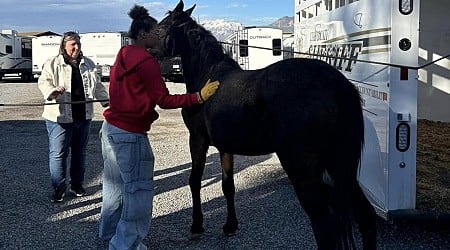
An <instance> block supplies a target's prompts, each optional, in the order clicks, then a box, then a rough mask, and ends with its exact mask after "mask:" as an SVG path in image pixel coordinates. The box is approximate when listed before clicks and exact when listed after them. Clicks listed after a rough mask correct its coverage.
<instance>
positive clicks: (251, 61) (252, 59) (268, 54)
mask: <svg viewBox="0 0 450 250" xmlns="http://www.w3.org/2000/svg"><path fill="white" fill-rule="evenodd" d="M223 42H224V45H223V48H224V51H225V53H227V54H228V55H230V57H232V58H233V59H234V60H235V61H236V62H238V63H239V65H240V66H241V68H242V69H244V70H255V69H261V68H264V67H266V66H268V65H270V64H272V63H275V62H278V61H280V60H283V53H282V49H283V48H282V46H283V31H282V30H281V29H277V28H268V27H246V28H244V29H242V30H238V31H236V32H234V33H233V34H232V35H230V36H229V37H227V38H226V39H225V40H224V41H223Z"/></svg>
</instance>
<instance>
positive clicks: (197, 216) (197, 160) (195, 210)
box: [189, 134, 208, 237]
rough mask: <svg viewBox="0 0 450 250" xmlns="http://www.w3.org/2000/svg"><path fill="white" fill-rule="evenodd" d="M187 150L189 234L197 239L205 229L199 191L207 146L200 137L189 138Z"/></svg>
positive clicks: (204, 140)
mask: <svg viewBox="0 0 450 250" xmlns="http://www.w3.org/2000/svg"><path fill="white" fill-rule="evenodd" d="M189 148H190V152H191V159H192V169H191V175H190V176H189V187H190V188H191V195H192V225H191V234H192V236H193V237H199V236H200V235H201V234H202V233H203V232H205V229H204V228H203V212H202V204H201V198H200V189H201V182H202V176H203V171H204V169H205V162H206V153H207V151H208V144H207V143H206V139H205V138H203V137H201V136H193V135H192V134H191V135H190V137H189Z"/></svg>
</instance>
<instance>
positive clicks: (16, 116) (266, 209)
mask: <svg viewBox="0 0 450 250" xmlns="http://www.w3.org/2000/svg"><path fill="white" fill-rule="evenodd" d="M167 85H168V88H169V90H170V91H171V93H182V92H184V85H183V84H176V83H167ZM41 102H42V97H41V95H40V93H39V91H38V89H37V87H36V83H19V82H16V81H9V82H0V103H41ZM95 108H96V117H95V119H94V121H93V124H92V125H93V126H92V128H91V138H90V142H89V145H88V152H89V154H88V158H87V163H88V166H87V170H86V180H85V186H86V189H87V191H88V194H89V195H88V196H86V197H82V198H75V197H73V196H70V195H67V196H66V198H65V200H64V202H63V203H61V204H52V203H50V201H49V199H50V195H51V193H52V190H51V186H50V180H49V171H48V159H47V157H48V141H47V140H48V139H47V135H46V130H45V125H44V122H43V120H42V118H41V117H40V115H41V113H42V107H41V106H38V107H3V108H2V107H0V131H1V133H0V149H1V150H0V189H1V190H2V191H1V193H0V214H1V215H0V218H1V223H0V249H42V250H44V249H104V248H105V246H104V244H103V243H102V242H101V241H99V240H98V238H97V233H98V219H99V214H100V207H101V173H102V159H101V149H100V141H99V138H98V131H99V129H100V126H101V122H102V115H101V112H102V108H101V106H100V105H99V104H97V103H96V107H95ZM158 111H159V113H160V119H159V120H157V121H156V122H155V123H154V125H153V127H152V130H151V133H150V134H149V139H150V141H151V144H152V147H153V150H154V154H155V157H156V162H155V197H154V206H153V219H152V225H151V232H150V234H149V235H148V236H147V237H146V238H145V240H144V243H145V244H146V245H147V246H149V249H281V248H283V249H315V248H316V246H315V243H314V239H313V234H312V231H311V228H310V225H309V222H308V219H307V217H306V215H305V213H304V212H303V211H302V209H301V207H300V206H299V204H298V201H297V199H296V197H295V194H294V192H293V190H292V188H291V185H290V184H289V181H288V180H287V178H286V176H285V174H284V172H283V171H282V169H281V167H280V165H279V163H278V160H277V158H276V156H274V155H266V156H259V157H244V156H236V159H235V173H236V175H235V182H236V189H237V190H236V207H237V213H238V218H239V220H240V230H239V231H238V234H237V235H236V236H233V237H225V236H223V234H222V232H221V228H222V225H223V223H224V222H225V216H226V207H225V206H226V204H225V199H224V197H223V195H222V191H221V171H220V163H219V159H218V155H217V151H216V150H215V149H214V148H211V149H210V150H209V153H208V158H207V165H208V166H207V168H206V170H205V174H204V176H203V189H202V199H203V210H204V214H205V229H206V232H205V234H204V236H203V237H202V238H201V239H199V240H190V239H189V227H190V223H191V198H190V191H189V187H188V176H189V171H190V156H189V148H188V143H187V142H188V139H187V138H188V132H187V130H186V128H185V127H184V125H183V123H182V120H181V116H180V110H158ZM378 228H379V230H378V231H379V236H378V238H379V239H378V242H379V249H450V232H449V231H448V228H436V227H433V226H429V225H425V224H422V223H419V222H416V223H413V224H411V223H407V224H406V223H405V224H404V223H401V224H400V223H398V224H389V223H387V222H385V221H383V220H381V219H380V220H379V221H378Z"/></svg>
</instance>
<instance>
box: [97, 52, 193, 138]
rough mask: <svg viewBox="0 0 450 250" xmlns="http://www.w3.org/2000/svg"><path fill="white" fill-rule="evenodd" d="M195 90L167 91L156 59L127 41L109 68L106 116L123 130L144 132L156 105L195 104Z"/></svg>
mask: <svg viewBox="0 0 450 250" xmlns="http://www.w3.org/2000/svg"><path fill="white" fill-rule="evenodd" d="M197 103H198V100H197V96H196V94H195V93H194V94H183V95H170V94H169V90H168V89H167V87H166V84H165V83H164V80H163V79H162V76H161V70H160V66H159V63H158V61H157V60H156V59H155V58H154V57H152V56H151V55H150V54H149V53H148V52H147V51H146V50H145V49H144V48H142V47H139V46H135V45H127V46H124V47H122V48H121V49H120V51H119V53H118V54H117V57H116V61H115V63H114V65H113V66H112V68H111V72H110V83H109V108H108V109H106V110H105V111H104V112H103V116H104V117H105V120H106V121H107V122H108V123H110V124H112V125H114V126H116V127H118V128H121V129H123V130H126V131H129V132H133V133H147V131H149V130H150V126H151V124H152V122H153V121H155V120H156V119H158V116H159V115H158V113H157V112H156V111H155V106H156V105H158V106H160V107H161V108H163V109H173V108H182V107H189V106H192V105H193V104H197Z"/></svg>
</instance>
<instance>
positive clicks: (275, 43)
mask: <svg viewBox="0 0 450 250" xmlns="http://www.w3.org/2000/svg"><path fill="white" fill-rule="evenodd" d="M272 54H273V55H274V56H280V55H281V39H279V38H277V39H273V40H272Z"/></svg>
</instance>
